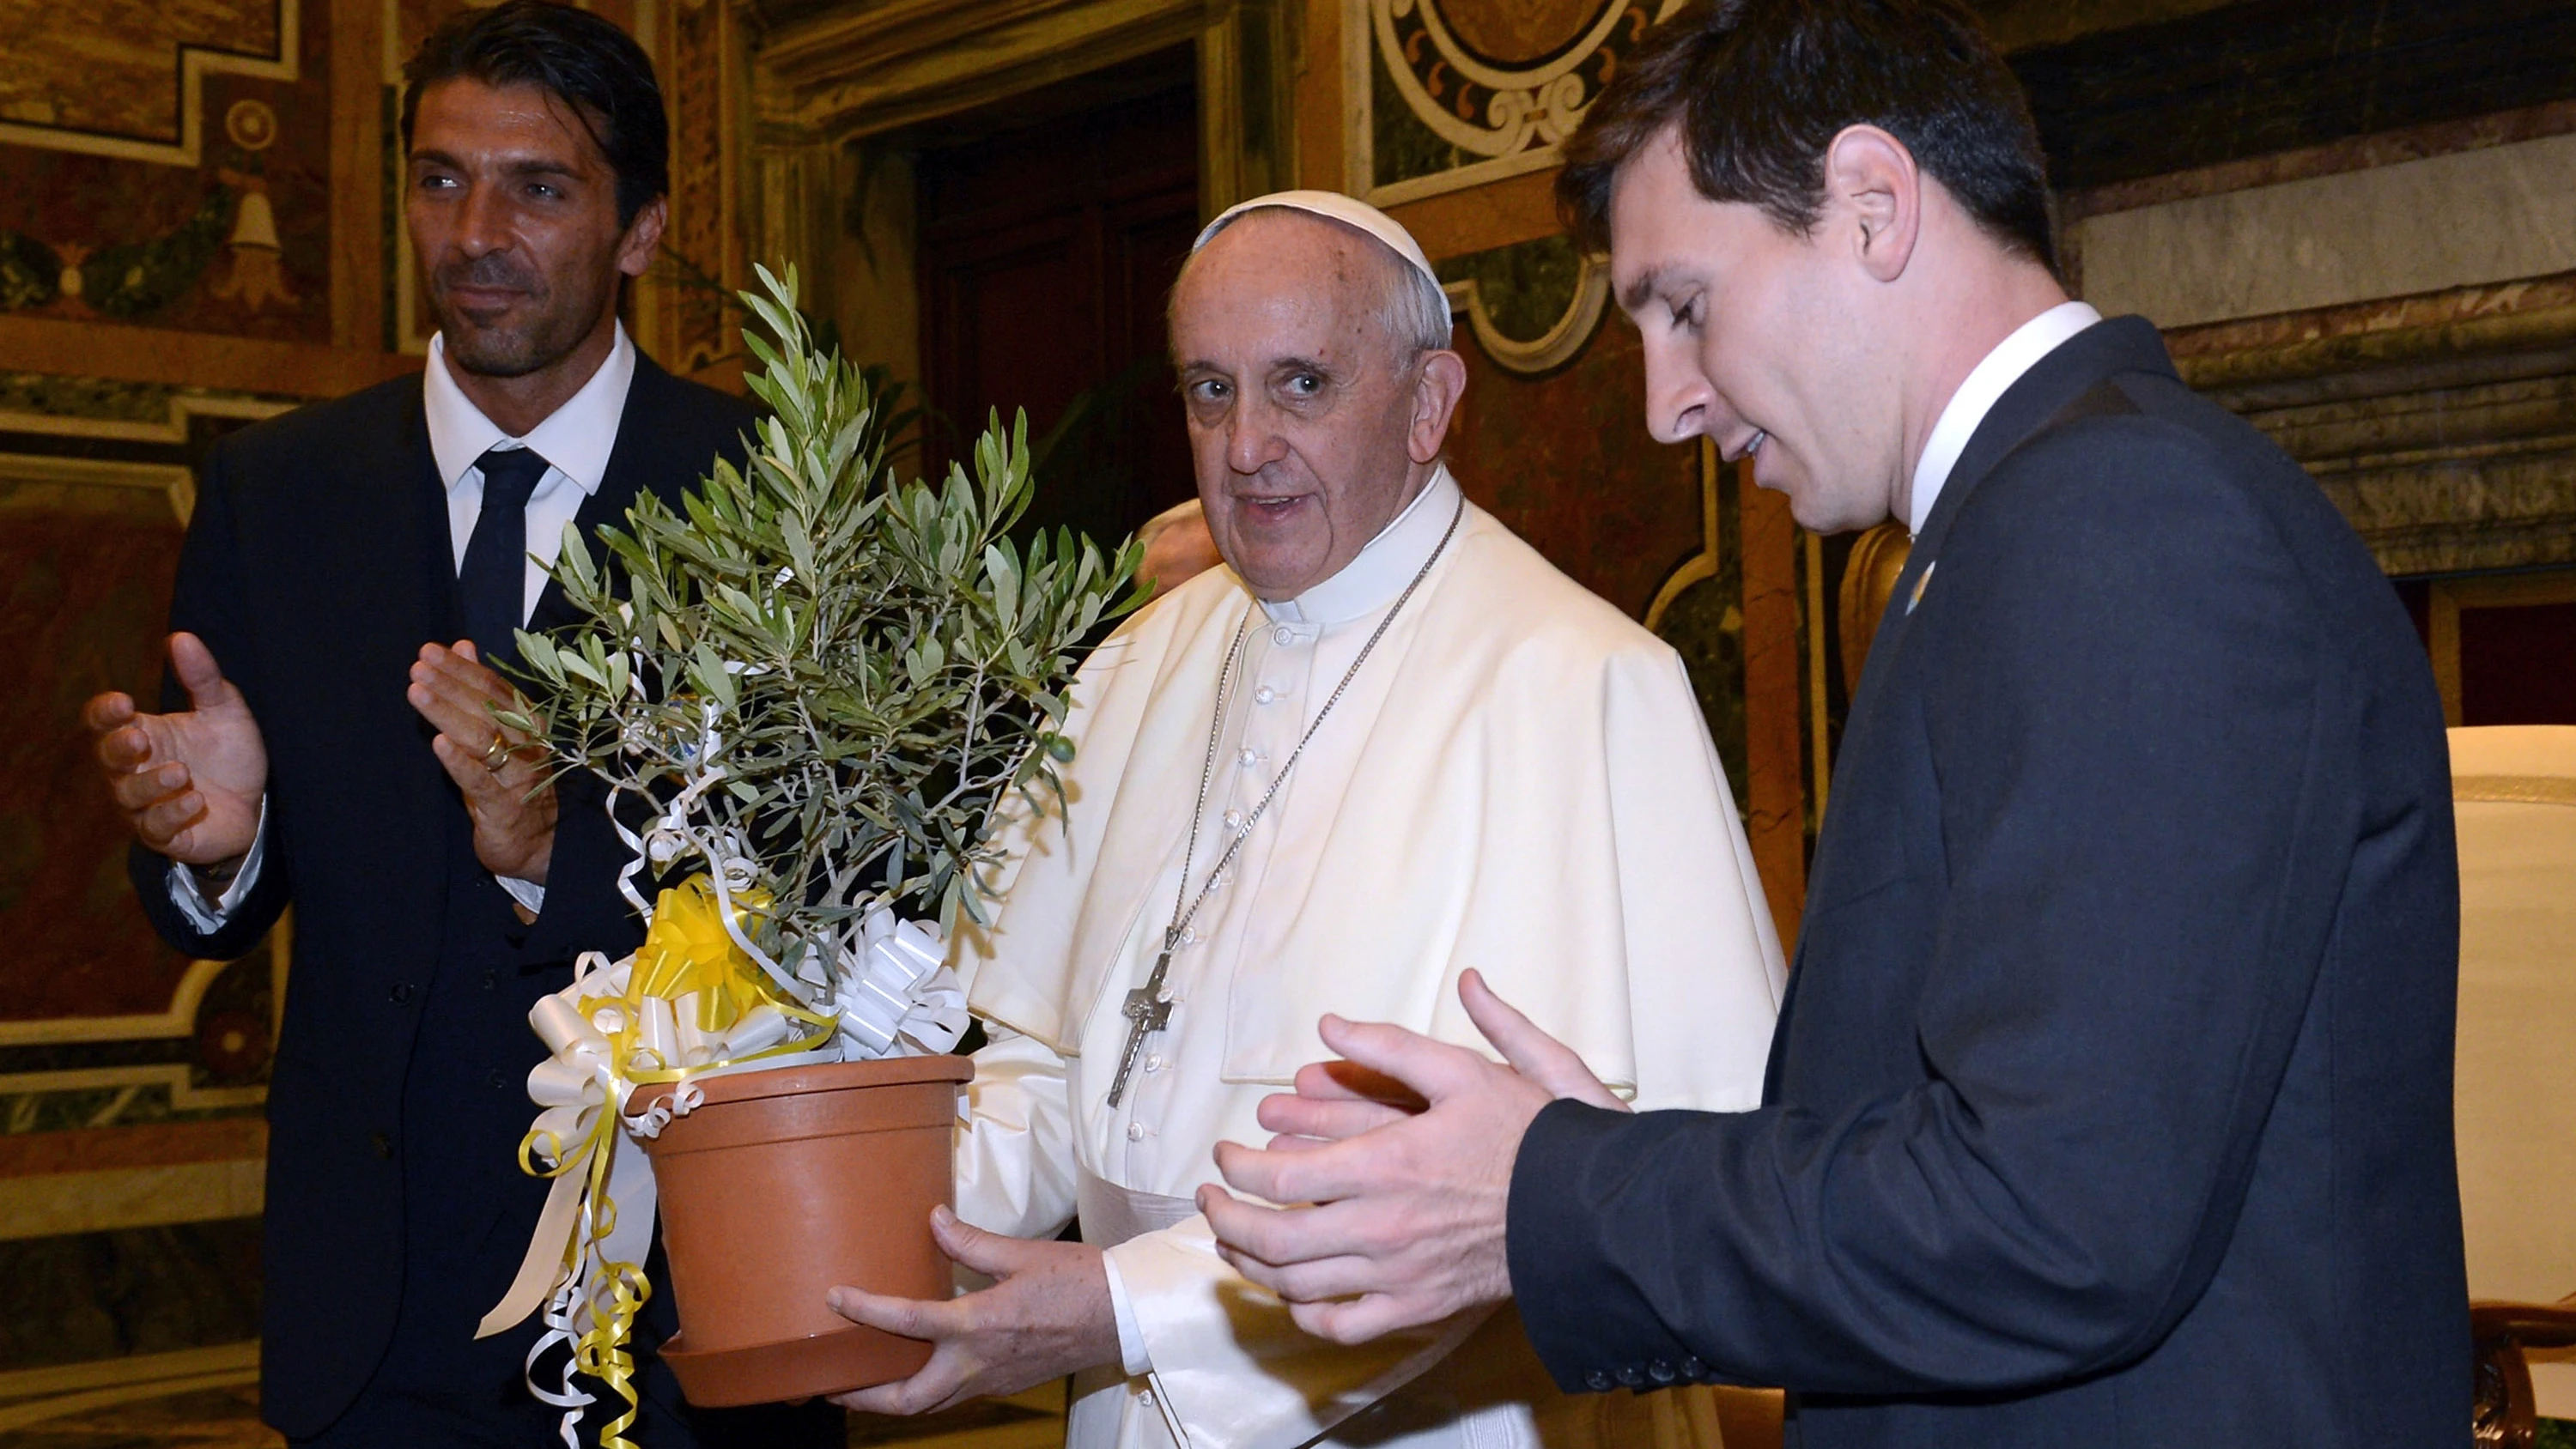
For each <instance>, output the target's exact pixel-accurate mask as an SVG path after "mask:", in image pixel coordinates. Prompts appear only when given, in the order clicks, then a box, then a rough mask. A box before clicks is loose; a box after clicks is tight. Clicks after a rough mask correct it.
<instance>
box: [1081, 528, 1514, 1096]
mask: <svg viewBox="0 0 2576 1449" xmlns="http://www.w3.org/2000/svg"><path fill="white" fill-rule="evenodd" d="M1466 516H1467V500H1466V499H1464V498H1460V499H1459V500H1458V507H1457V511H1455V512H1453V513H1451V514H1450V515H1449V527H1448V528H1447V529H1445V530H1443V531H1442V532H1441V535H1440V543H1439V546H1438V547H1436V548H1434V549H1432V550H1431V557H1429V558H1427V559H1424V560H1423V561H1422V567H1421V568H1420V569H1417V570H1415V572H1414V575H1413V582H1411V583H1409V584H1406V585H1405V586H1404V592H1403V593H1400V594H1398V595H1396V596H1395V603H1394V604H1393V605H1392V606H1391V607H1389V608H1388V609H1387V611H1386V617H1385V618H1383V619H1380V620H1378V622H1377V628H1376V630H1375V631H1374V632H1372V633H1371V634H1370V635H1369V636H1368V642H1367V643H1365V644H1363V645H1361V646H1360V652H1359V657H1358V658H1356V659H1353V660H1352V661H1351V667H1350V668H1348V669H1345V670H1343V671H1342V682H1341V683H1339V684H1336V685H1334V686H1333V692H1332V694H1331V696H1330V697H1328V698H1327V699H1325V701H1324V707H1323V708H1322V709H1320V710H1317V711H1316V712H1315V719H1314V722H1313V723H1311V724H1309V725H1307V726H1306V733H1305V734H1304V735H1302V736H1300V737H1299V738H1298V740H1297V748H1295V749H1293V750H1290V751H1289V752H1288V762H1287V763H1286V764H1284V765H1281V766H1280V767H1279V773H1278V774H1276V775H1274V776H1272V777H1271V779H1270V788H1269V789H1267V790H1264V791H1262V792H1261V799H1260V802H1259V803H1257V804H1255V805H1254V806H1253V807H1252V813H1251V814H1249V815H1246V816H1245V817H1243V823H1242V824H1241V825H1238V826H1235V827H1234V838H1233V839H1232V840H1229V841H1227V842H1226V846H1225V850H1224V851H1223V852H1222V853H1221V854H1219V855H1218V856H1217V858H1216V863H1215V864H1214V865H1211V866H1209V867H1208V873H1207V878H1206V879H1205V880H1204V881H1202V882H1201V883H1200V885H1199V890H1198V894H1197V895H1195V896H1193V895H1191V894H1190V861H1191V860H1192V859H1193V858H1194V857H1195V856H1196V855H1197V854H1198V849H1199V821H1200V820H1201V819H1202V818H1204V817H1205V816H1206V814H1207V797H1208V787H1209V786H1210V785H1211V784H1213V783H1214V782H1215V779H1216V751H1217V743H1218V741H1219V740H1221V739H1223V738H1224V735H1225V709H1226V704H1227V702H1228V700H1229V698H1230V697H1231V688H1232V685H1233V682H1234V666H1235V662H1236V661H1237V660H1239V659H1241V658H1242V657H1243V643H1244V640H1246V639H1247V638H1250V637H1251V633H1252V613H1251V611H1250V610H1247V611H1246V612H1245V613H1244V616H1243V622H1242V623H1241V624H1239V625H1237V626H1236V628H1235V631H1234V643H1233V644H1231V645H1229V646H1228V647H1227V649H1226V651H1225V664H1224V666H1223V667H1222V668H1220V669H1219V670H1218V671H1217V676H1216V717H1215V718H1214V719H1211V720H1210V721H1208V743H1207V759H1206V760H1204V761H1203V762H1201V764H1200V765H1199V793H1198V801H1197V803H1196V804H1194V805H1193V806H1191V808H1190V834H1189V843H1188V844H1187V845H1185V846H1183V847H1182V848H1181V886H1180V890H1179V891H1178V892H1176V893H1175V894H1174V895H1173V897H1172V923H1171V924H1170V925H1168V926H1166V927H1164V928H1163V951H1162V954H1161V955H1159V956H1156V957H1155V958H1154V970H1153V973H1152V974H1151V975H1149V976H1147V977H1146V978H1145V984H1144V985H1142V986H1140V987H1138V988H1136V989H1135V990H1133V991H1130V992H1128V993H1127V999H1126V1004H1125V1005H1124V1006H1122V1007H1121V1008H1120V1009H1119V1015H1121V1016H1124V1017H1126V1018H1127V1022H1128V1026H1127V1046H1126V1048H1125V1050H1123V1051H1121V1052H1120V1053H1119V1055H1118V1075H1117V1076H1116V1077H1115V1078H1114V1079H1112V1080H1111V1082H1110V1084H1109V1105H1110V1106H1112V1107H1115V1106H1117V1105H1118V1103H1119V1100H1120V1099H1121V1098H1123V1097H1125V1096H1126V1095H1127V1079H1128V1078H1129V1077H1130V1076H1132V1075H1134V1073H1135V1070H1136V1056H1137V1054H1138V1053H1139V1052H1142V1051H1143V1050H1144V1049H1145V1038H1147V1037H1149V1036H1152V1035H1154V1034H1155V1033H1157V1032H1159V1031H1161V1030H1163V1028H1164V1027H1166V1026H1168V1025H1170V1024H1171V1020H1172V1003H1170V1002H1169V1001H1166V1000H1164V999H1163V980H1164V978H1165V977H1167V976H1169V975H1170V974H1171V970H1172V953H1173V952H1174V951H1177V950H1179V949H1180V947H1181V937H1182V935H1183V933H1185V932H1187V931H1188V930H1189V929H1190V923H1191V922H1193V921H1195V920H1197V919H1198V916H1199V908H1200V907H1201V906H1204V905H1206V904H1207V901H1208V897H1210V896H1212V895H1214V894H1216V888H1217V882H1218V881H1220V880H1222V879H1223V878H1224V876H1225V870H1226V867H1227V866H1230V865H1232V864H1234V858H1235V856H1236V855H1237V854H1239V853H1241V851H1242V850H1243V842H1244V841H1246V840H1249V839H1251V838H1252V827H1254V826H1255V825H1258V824H1260V823H1261V816H1262V813H1263V812H1264V811H1266V810H1268V809H1269V808H1270V802H1271V801H1272V800H1274V799H1276V798H1278V795H1279V787H1280V786H1282V785H1284V784H1286V783H1288V772H1289V771H1291V770H1294V769H1296V768H1297V760H1298V757H1299V756H1301V755H1303V754H1305V753H1306V746H1307V745H1308V744H1309V743H1311V742H1312V741H1313V740H1314V738H1315V731H1317V730H1319V729H1322V728H1323V727H1324V720H1325V718H1326V717H1327V716H1329V715H1331V714H1332V712H1333V706H1335V705H1337V704H1340V703H1341V702H1342V695H1343V694H1344V693H1345V692H1347V691H1348V690H1349V689H1350V687H1351V681H1352V680H1353V679H1356V678H1358V677H1359V672H1360V666H1361V665H1363V664H1366V663H1368V657H1369V655H1371V654H1373V653H1375V652H1376V650H1377V642H1378V641H1379V640H1380V639H1383V638H1385V637H1386V631H1387V630H1388V628H1390V627H1391V626H1392V625H1393V624H1394V623H1395V618H1396V616H1397V615H1398V614H1401V613H1403V612H1404V606H1405V604H1406V602H1407V601H1409V600H1410V599H1412V597H1413V593H1414V590H1416V589H1419V588H1421V587H1422V581H1423V580H1424V579H1427V578H1429V577H1431V566H1432V565H1433V564H1436V563H1438V562H1440V556H1441V555H1442V554H1444V553H1447V552H1448V551H1449V540H1450V539H1451V538H1453V537H1455V536H1456V534H1457V532H1458V523H1459V521H1460V520H1461V519H1463V518H1465V517H1466ZM1254 607H1255V608H1258V607H1259V606H1258V605H1255V606H1254Z"/></svg>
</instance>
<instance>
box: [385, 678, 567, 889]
mask: <svg viewBox="0 0 2576 1449" xmlns="http://www.w3.org/2000/svg"><path fill="white" fill-rule="evenodd" d="M405 697H406V698H408V699H409V700H410V701H411V707H412V708H413V709H416V710H418V711H420V714H421V717H422V718H423V719H426V720H428V721H429V722H430V724H431V725H432V726H434V727H436V729H437V730H438V734H437V736H436V737H435V738H433V739H432V740H431V741H430V742H429V748H430V752H431V753H432V754H435V755H437V756H438V763H439V765H440V766H441V767H442V768H444V769H445V770H446V771H447V778H449V779H450V780H453V781H455V782H456V788H457V790H458V792H459V793H461V794H463V795H464V797H465V813H466V814H467V815H469V816H471V817H472V818H473V821H474V856H475V858H476V859H477V860H480V861H481V862H482V863H483V868H484V869H485V870H488V871H490V872H492V873H493V874H494V875H506V876H509V877H511V878H513V879H515V880H524V881H529V882H531V883H533V884H536V885H544V884H545V883H546V868H547V866H548V865H550V864H551V863H552V862H553V860H554V853H555V787H554V786H553V785H552V784H551V783H549V782H548V781H547V778H546V777H547V772H548V762H547V755H546V746H545V742H544V741H543V740H539V739H536V738H534V737H533V736H531V735H529V734H527V733H525V732H524V731H520V730H515V729H511V728H508V727H507V726H505V725H503V724H501V722H500V721H498V720H496V719H494V718H493V713H494V711H496V710H512V711H516V712H518V713H520V714H521V715H525V714H526V713H527V709H528V707H527V704H526V703H525V702H524V701H522V700H521V699H520V698H519V693H518V691H517V690H515V689H512V688H511V687H510V681H508V680H506V679H503V678H502V677H501V676H500V675H498V674H496V673H494V672H493V671H492V670H490V669H488V668H486V667H485V666H484V664H483V659H482V656H481V655H480V654H479V653H477V652H476V650H475V648H474V641H473V640H471V639H459V640H458V641H456V644H455V646H454V647H452V648H442V647H441V646H439V645H436V644H424V645H422V646H421V649H420V657H419V658H418V659H417V660H415V661H413V663H412V666H411V688H410V689H409V690H408V691H406V696H405Z"/></svg>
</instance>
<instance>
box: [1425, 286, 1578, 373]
mask: <svg viewBox="0 0 2576 1449" xmlns="http://www.w3.org/2000/svg"><path fill="white" fill-rule="evenodd" d="M1581 267H1582V270H1581V272H1580V273H1578V280H1577V281H1576V283H1575V288H1574V301H1573V303H1572V305H1570V306H1568V307H1567V308H1566V309H1565V312H1564V315H1562V316H1560V317H1558V318H1557V319H1556V325H1555V326H1553V327H1550V328H1549V329H1548V330H1547V332H1546V333H1545V334H1544V335H1542V336H1540V337H1537V338H1535V339H1533V340H1531V341H1528V342H1516V341H1514V340H1512V339H1511V338H1509V337H1506V336H1504V335H1503V333H1502V331H1501V330H1500V329H1498V328H1496V327H1495V326H1494V319H1493V317H1492V315H1491V314H1490V313H1488V312H1487V311H1486V310H1485V299H1484V296H1483V291H1484V289H1483V288H1482V287H1481V286H1480V285H1478V283H1477V282H1476V280H1475V279H1474V278H1472V277H1471V278H1469V279H1467V280H1465V281H1462V282H1451V283H1450V284H1449V285H1448V286H1447V287H1445V288H1443V289H1442V290H1444V291H1446V292H1447V293H1448V294H1449V305H1450V308H1451V310H1452V311H1454V312H1457V313H1461V314H1463V315H1465V317H1466V319H1467V326H1468V329H1469V330H1470V331H1472V332H1474V333H1475V334H1476V343H1477V345H1478V346H1480V347H1482V348H1484V349H1485V355H1486V356H1488V357H1490V358H1492V359H1493V360H1494V362H1495V364H1496V365H1497V366H1499V367H1501V368H1502V369H1503V370H1504V371H1505V372H1510V373H1517V374H1520V375H1522V376H1531V375H1534V374H1537V373H1542V372H1553V371H1555V370H1556V369H1557V368H1559V367H1562V366H1564V365H1565V364H1566V363H1567V362H1570V361H1572V360H1573V358H1574V356H1575V354H1576V353H1579V352H1581V351H1582V350H1583V345H1584V344H1585V343H1587V342H1589V341H1591V340H1592V333H1593V329H1595V328H1596V327H1598V326H1599V325H1600V323H1601V315H1602V313H1603V312H1604V311H1606V310H1607V309H1608V306H1609V302H1610V268H1609V266H1608V265H1607V264H1605V263H1604V262H1602V261H1601V260H1600V259H1598V258H1595V257H1589V256H1587V257H1585V258H1583V259H1582V262H1581Z"/></svg>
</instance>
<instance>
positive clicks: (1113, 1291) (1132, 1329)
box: [1100, 1249, 1154, 1379]
mask: <svg viewBox="0 0 2576 1449" xmlns="http://www.w3.org/2000/svg"><path fill="white" fill-rule="evenodd" d="M1100 1266H1101V1268H1102V1269H1103V1270H1104V1271H1106V1272H1107V1273H1108V1274H1109V1311H1110V1312H1111V1313H1114V1314H1116V1315H1117V1317H1118V1358H1119V1366H1120V1367H1121V1368H1124V1369H1125V1370H1126V1371H1127V1377H1129V1378H1131V1379H1134V1378H1142V1377H1144V1376H1145V1375H1146V1374H1149V1373H1152V1372H1153V1371H1154V1360H1153V1358H1152V1357H1151V1356H1150V1355H1148V1354H1147V1353H1146V1352H1145V1330H1144V1329H1143V1328H1142V1327H1140V1326H1138V1324H1137V1322H1136V1304H1135V1301H1134V1300H1133V1299H1130V1298H1129V1297H1128V1296H1127V1280H1125V1279H1123V1278H1121V1277H1119V1276H1118V1259H1117V1258H1116V1257H1115V1256H1114V1255H1112V1254H1111V1253H1110V1252H1109V1251H1108V1250H1107V1249H1103V1250H1102V1252H1101V1254H1100Z"/></svg>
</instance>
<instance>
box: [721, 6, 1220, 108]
mask: <svg viewBox="0 0 2576 1449" xmlns="http://www.w3.org/2000/svg"><path fill="white" fill-rule="evenodd" d="M1235 8H1236V7H1235V6H1234V5H1231V4H1226V3H1222V0H988V3H982V4H973V5H963V4H958V3H956V0H894V3H891V4H885V5H878V6H873V7H870V8H867V9H847V8H839V9H833V10H827V11H823V12H821V13H814V12H812V11H810V10H807V9H804V8H803V7H794V6H791V7H790V8H788V9H787V10H786V11H785V12H784V14H783V15H782V14H781V10H780V7H779V5H778V4H777V3H776V0H768V3H762V0H745V10H746V11H747V13H749V14H750V15H752V16H753V17H754V18H755V20H765V19H766V18H768V17H770V16H779V17H780V20H779V23H777V24H776V25H774V26H773V27H770V28H768V29H767V30H766V33H764V34H762V35H761V36H760V38H759V39H758V41H757V42H756V46H755V51H754V56H755V58H754V65H755V66H756V68H757V71H758V75H759V83H758V85H757V87H756V90H757V94H758V97H759V101H758V104H759V111H760V119H761V120H762V121H763V122H764V123H765V124H767V125H769V126H774V127H780V128H783V129H785V130H787V131H789V132H792V133H802V134H805V135H809V136H819V137H828V138H830V139H832V140H836V141H837V140H848V139H853V138H856V137H862V136H867V135H872V134H875V133H878V132H881V131H888V130H893V129H895V128H897V127H901V126H907V125H912V124H915V123H917V122H921V121H928V120H935V119H937V118H939V117H941V116H946V115H953V114H955V113H958V112H961V111H967V110H972V109H974V108H976V107H978V106H983V105H988V104H990V103H992V102H994V101H999V100H1005V99H1008V98H1009V97H1011V96H1013V95H1017V94H1019V93H1021V92H1023V91H1028V90H1034V89H1036V88H1037V87H1039V86H1042V85H1046V84H1048V83H1050V82H1053V81H1057V80H1062V79H1066V78H1068V77H1072V76H1076V75H1081V74H1083V73H1085V72H1088V71H1094V70H1098V69H1100V68H1102V67H1103V66H1109V65H1115V64H1117V63H1119V62H1120V61H1124V60H1132V59H1134V58H1135V57H1137V56H1141V55H1145V54H1148V53H1150V52H1152V51H1156V50H1160V49H1162V48H1164V47H1166V46H1171V45H1178V44H1182V43H1184V42H1188V41H1193V40H1197V39H1198V38H1200V36H1201V35H1202V33H1203V32H1205V31H1206V30H1207V29H1208V28H1209V27H1210V26H1211V25H1212V24H1219V23H1222V22H1223V21H1224V20H1225V19H1226V18H1227V17H1228V16H1229V15H1230V14H1231V12H1232V11H1233V10H1234V9H1235Z"/></svg>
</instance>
